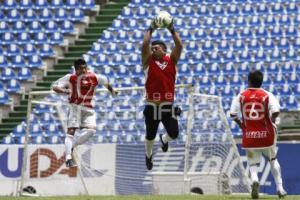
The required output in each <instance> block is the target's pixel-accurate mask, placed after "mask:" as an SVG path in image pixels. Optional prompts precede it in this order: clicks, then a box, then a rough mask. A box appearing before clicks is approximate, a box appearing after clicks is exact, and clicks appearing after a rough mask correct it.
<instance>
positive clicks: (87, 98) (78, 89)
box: [52, 59, 117, 167]
mask: <svg viewBox="0 0 300 200" xmlns="http://www.w3.org/2000/svg"><path fill="white" fill-rule="evenodd" d="M74 67H75V73H73V74H67V75H65V76H64V77H62V78H60V79H59V80H57V81H56V82H55V83H54V84H53V86H52V89H53V90H54V91H55V92H56V93H60V94H66V95H69V103H70V110H69V114H68V121H67V124H68V131H67V134H66V138H65V148H66V152H65V153H66V166H67V167H75V166H76V163H75V161H74V159H73V158H72V151H73V148H74V147H76V146H77V145H80V144H83V143H85V142H86V141H88V140H89V139H90V138H91V137H92V136H93V135H94V134H95V133H96V114H95V111H94V110H93V106H92V99H93V97H94V93H95V90H96V88H97V86H98V85H104V86H105V87H106V88H107V89H108V90H109V91H110V92H111V94H112V95H113V96H115V95H116V94H117V93H116V92H115V91H114V90H113V88H112V87H111V85H110V84H109V83H108V79H107V78H106V77H105V76H103V75H100V74H95V73H93V72H91V71H89V70H88V68H87V65H86V62H85V60H83V59H78V60H76V61H75V62H74ZM79 128H80V129H82V130H81V134H80V136H79V137H78V138H77V139H76V140H75V139H74V134H75V131H76V129H79Z"/></svg>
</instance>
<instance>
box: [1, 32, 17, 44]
mask: <svg viewBox="0 0 300 200" xmlns="http://www.w3.org/2000/svg"><path fill="white" fill-rule="evenodd" d="M0 41H1V43H2V44H13V43H15V37H14V35H13V34H12V33H8V32H6V33H4V34H2V37H1V40H0Z"/></svg>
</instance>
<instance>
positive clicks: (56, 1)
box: [49, 0, 64, 10]
mask: <svg viewBox="0 0 300 200" xmlns="http://www.w3.org/2000/svg"><path fill="white" fill-rule="evenodd" d="M49 6H50V8H51V9H53V10H55V9H59V8H63V7H64V2H63V0H52V1H51V3H50V5H49Z"/></svg>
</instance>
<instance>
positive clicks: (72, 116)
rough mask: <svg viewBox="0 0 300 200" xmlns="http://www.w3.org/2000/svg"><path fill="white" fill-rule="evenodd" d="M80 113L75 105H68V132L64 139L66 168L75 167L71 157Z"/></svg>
mask: <svg viewBox="0 0 300 200" xmlns="http://www.w3.org/2000/svg"><path fill="white" fill-rule="evenodd" d="M79 119H80V113H79V112H78V109H77V107H76V106H75V105H69V114H68V121H67V126H68V131H67V134H66V138H65V154H66V166H67V167H75V166H76V163H75V161H74V160H73V157H72V149H73V146H74V134H75V131H76V129H77V128H79V121H78V120H79Z"/></svg>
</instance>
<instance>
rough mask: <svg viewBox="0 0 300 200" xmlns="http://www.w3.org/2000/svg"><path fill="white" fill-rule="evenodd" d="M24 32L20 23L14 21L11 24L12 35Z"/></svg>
mask: <svg viewBox="0 0 300 200" xmlns="http://www.w3.org/2000/svg"><path fill="white" fill-rule="evenodd" d="M25 31H26V26H25V24H24V23H23V22H22V21H16V22H15V23H14V24H13V27H12V32H13V33H22V32H25Z"/></svg>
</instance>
